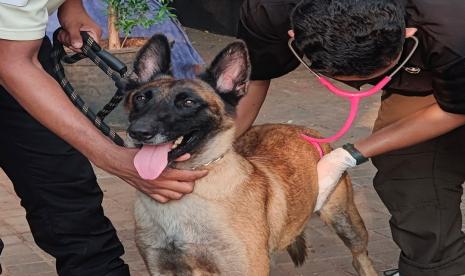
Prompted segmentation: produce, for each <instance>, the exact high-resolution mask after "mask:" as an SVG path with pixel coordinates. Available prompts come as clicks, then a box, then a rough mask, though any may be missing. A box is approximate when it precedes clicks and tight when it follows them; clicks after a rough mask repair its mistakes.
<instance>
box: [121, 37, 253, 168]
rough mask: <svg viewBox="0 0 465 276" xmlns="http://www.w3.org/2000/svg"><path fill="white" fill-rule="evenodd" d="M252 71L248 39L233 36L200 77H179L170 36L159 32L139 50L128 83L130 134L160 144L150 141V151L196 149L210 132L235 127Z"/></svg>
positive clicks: (175, 154)
mask: <svg viewBox="0 0 465 276" xmlns="http://www.w3.org/2000/svg"><path fill="white" fill-rule="evenodd" d="M249 71H250V64H249V59H248V53H247V50H246V47H245V45H244V43H242V42H234V43H232V44H230V45H228V46H227V47H226V48H225V49H224V50H222V51H221V52H220V53H219V54H218V56H217V57H216V58H215V59H214V61H213V62H212V63H211V65H210V66H209V67H208V69H207V70H205V72H204V73H202V74H201V75H199V76H198V78H197V79H194V80H176V79H174V78H173V77H172V76H171V74H170V45H169V43H168V40H167V39H166V37H165V36H163V35H154V36H153V37H152V38H151V39H150V40H149V41H148V42H147V44H146V45H144V47H142V49H141V50H140V51H139V53H138V55H137V58H136V60H135V62H134V73H133V75H132V77H131V80H130V82H129V84H128V91H127V92H128V96H127V98H126V106H127V108H128V109H129V112H130V113H129V121H130V125H129V128H128V135H129V136H130V137H131V138H132V140H133V142H134V144H136V145H152V146H155V145H156V146H157V147H147V148H151V149H152V153H149V152H147V154H148V155H150V154H151V155H159V156H163V155H166V154H167V155H168V159H169V161H172V160H174V159H176V158H177V157H179V156H181V155H183V154H185V153H191V154H195V153H196V151H198V150H199V149H200V148H201V146H202V145H204V144H205V143H207V142H208V140H209V138H211V137H213V136H215V135H216V134H217V133H218V132H221V131H224V130H225V129H227V128H232V127H233V125H234V122H233V116H234V110H235V106H236V105H237V103H238V101H239V99H240V98H241V97H242V96H243V95H244V93H245V84H246V82H247V81H248V78H249V73H250V72H249ZM144 148H146V147H145V146H144ZM141 151H142V150H141Z"/></svg>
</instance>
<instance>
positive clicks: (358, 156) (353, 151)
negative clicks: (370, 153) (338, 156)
mask: <svg viewBox="0 0 465 276" xmlns="http://www.w3.org/2000/svg"><path fill="white" fill-rule="evenodd" d="M342 148H343V149H345V150H346V151H347V152H348V153H349V154H350V155H351V156H352V157H353V158H354V159H355V162H356V164H357V165H360V164H362V163H365V162H366V161H368V158H366V157H365V156H363V154H362V153H361V152H360V151H358V149H356V148H355V146H354V144H351V143H347V144H345V145H343V146H342Z"/></svg>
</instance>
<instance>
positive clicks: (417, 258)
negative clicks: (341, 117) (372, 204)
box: [372, 127, 465, 276]
mask: <svg viewBox="0 0 465 276" xmlns="http://www.w3.org/2000/svg"><path fill="white" fill-rule="evenodd" d="M372 161H373V164H374V165H375V166H376V167H377V168H378V173H377V174H376V177H375V179H374V186H375V189H376V191H377V192H378V194H379V196H380V198H381V200H382V201H383V203H384V204H385V205H386V207H387V208H388V210H389V212H390V213H391V215H392V217H391V219H390V226H391V231H392V236H393V239H394V241H395V242H396V243H397V245H398V246H399V247H400V249H401V255H400V259H399V270H400V275H402V276H456V275H464V274H465V235H464V233H463V232H462V230H461V229H462V214H461V211H460V202H461V196H462V193H463V191H462V184H463V183H464V181H465V127H461V128H459V129H456V130H454V131H452V132H450V133H448V134H446V135H443V136H441V137H438V138H436V139H433V140H430V141H427V142H424V143H421V144H418V145H415V146H412V147H409V148H406V149H403V150H397V151H393V152H390V153H388V154H384V155H381V156H379V157H376V158H373V159H372Z"/></svg>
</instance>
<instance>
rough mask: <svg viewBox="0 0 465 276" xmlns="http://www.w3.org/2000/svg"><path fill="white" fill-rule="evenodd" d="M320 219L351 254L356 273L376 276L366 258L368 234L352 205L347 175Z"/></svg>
mask: <svg viewBox="0 0 465 276" xmlns="http://www.w3.org/2000/svg"><path fill="white" fill-rule="evenodd" d="M320 217H321V218H322V219H323V221H325V222H326V223H327V224H328V225H329V226H331V227H332V228H333V229H334V230H335V231H336V233H337V235H338V236H339V237H340V238H341V240H342V241H343V242H344V244H345V245H346V246H347V247H348V248H349V249H350V251H351V252H352V255H353V266H354V268H355V270H356V271H357V273H358V274H359V275H360V276H376V275H377V273H376V271H375V269H374V268H373V264H372V262H371V259H370V258H369V257H368V251H367V246H368V233H367V230H366V228H365V225H364V223H363V221H362V218H361V217H360V214H359V213H358V210H357V207H356V206H355V204H354V200H353V195H352V186H351V183H350V179H349V177H348V175H344V176H343V177H342V178H341V180H340V181H339V184H338V186H337V188H336V190H335V191H334V193H333V194H332V195H331V197H330V198H329V200H328V201H327V203H326V204H325V205H324V206H323V208H322V209H321V210H320Z"/></svg>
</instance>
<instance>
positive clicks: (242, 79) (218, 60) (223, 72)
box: [206, 41, 250, 106]
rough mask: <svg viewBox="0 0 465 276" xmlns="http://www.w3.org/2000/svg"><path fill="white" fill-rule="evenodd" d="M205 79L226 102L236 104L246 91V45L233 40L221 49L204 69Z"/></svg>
mask: <svg viewBox="0 0 465 276" xmlns="http://www.w3.org/2000/svg"><path fill="white" fill-rule="evenodd" d="M206 75H207V79H208V81H209V82H210V83H211V85H212V86H213V87H215V89H216V90H217V91H218V93H219V95H220V96H221V97H222V98H223V99H224V100H225V101H226V102H228V103H230V104H232V105H234V106H235V105H236V104H237V103H238V102H239V100H240V98H241V97H242V96H244V94H245V92H246V83H247V82H248V81H249V76H250V61H249V54H248V52H247V47H246V45H245V44H244V43H243V42H241V41H237V42H233V43H231V44H229V45H228V46H227V47H226V48H225V49H223V50H222V51H221V52H220V53H219V54H218V55H217V56H216V57H215V59H214V60H213V62H212V63H211V65H210V67H209V68H208V69H207V71H206Z"/></svg>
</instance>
